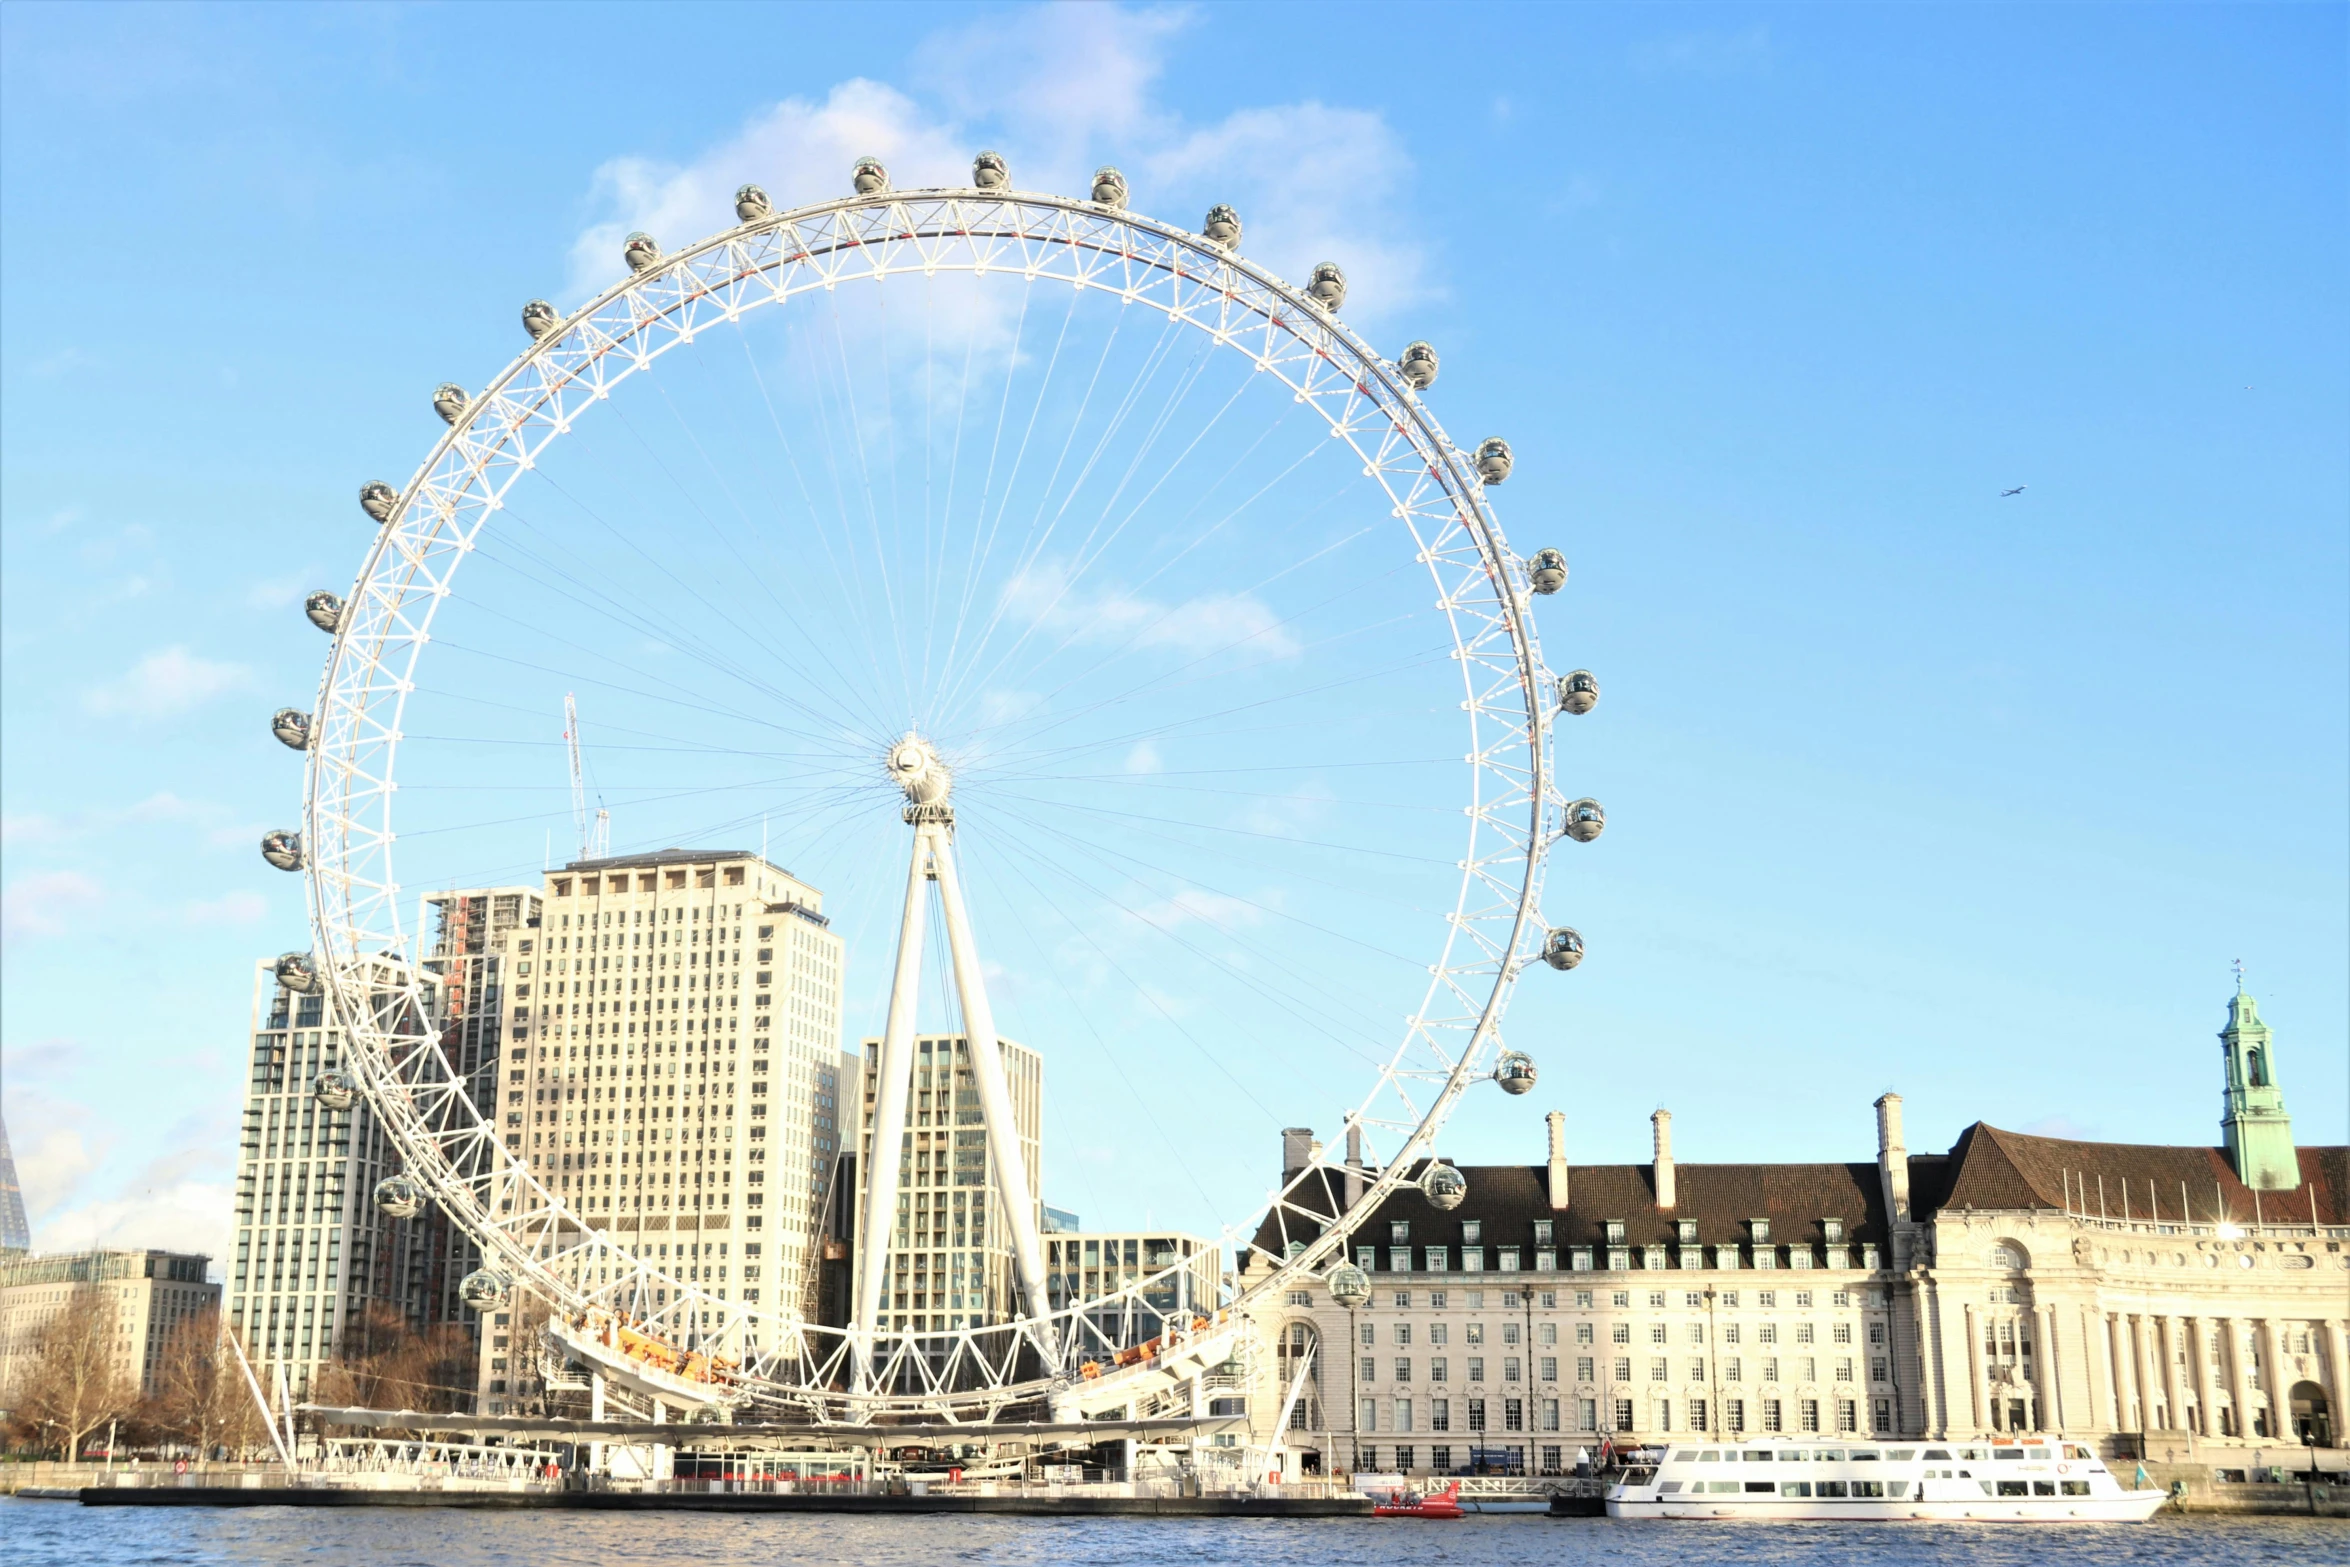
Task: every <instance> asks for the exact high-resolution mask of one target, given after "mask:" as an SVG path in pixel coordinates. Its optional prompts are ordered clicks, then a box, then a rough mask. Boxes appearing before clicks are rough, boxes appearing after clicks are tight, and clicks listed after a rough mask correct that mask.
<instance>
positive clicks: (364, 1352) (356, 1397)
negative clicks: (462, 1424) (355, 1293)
mask: <svg viewBox="0 0 2350 1567" xmlns="http://www.w3.org/2000/svg"><path fill="white" fill-rule="evenodd" d="M473 1379H474V1343H473V1335H472V1334H470V1333H468V1332H466V1331H465V1329H464V1328H462V1327H459V1326H457V1325H456V1324H454V1323H442V1324H440V1325H438V1326H436V1327H433V1328H430V1329H427V1330H425V1331H424V1332H421V1333H420V1332H418V1331H417V1330H416V1329H414V1328H413V1327H411V1326H409V1325H408V1323H407V1321H406V1320H405V1319H404V1318H402V1317H401V1315H400V1314H399V1313H398V1312H397V1311H394V1310H393V1309H391V1308H390V1307H388V1306H383V1305H376V1306H372V1307H370V1308H369V1309H368V1312H367V1314H366V1316H365V1317H363V1318H362V1319H360V1320H359V1321H358V1322H355V1323H353V1324H352V1325H351V1328H350V1331H349V1332H347V1333H346V1334H345V1335H344V1346H343V1352H342V1353H341V1354H340V1355H337V1356H336V1357H335V1358H334V1359H333V1360H331V1361H329V1362H327V1363H326V1364H325V1365H323V1366H321V1367H319V1368H318V1375H317V1378H316V1379H315V1380H314V1381H313V1382H312V1384H311V1387H312V1390H313V1391H312V1396H313V1398H315V1400H316V1401H317V1402H318V1403H321V1404H329V1405H334V1404H347V1405H354V1406H357V1407H360V1408H365V1409H414V1410H419V1411H427V1412H431V1413H436V1414H445V1413H449V1412H452V1411H456V1410H462V1409H468V1408H470V1407H471V1406H472V1401H473Z"/></svg>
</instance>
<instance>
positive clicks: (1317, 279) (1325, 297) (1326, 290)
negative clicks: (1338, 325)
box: [1306, 261, 1346, 310]
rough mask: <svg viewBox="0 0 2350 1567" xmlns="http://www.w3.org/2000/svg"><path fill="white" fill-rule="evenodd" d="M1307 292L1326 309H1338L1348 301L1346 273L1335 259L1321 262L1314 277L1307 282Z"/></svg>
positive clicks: (1316, 266)
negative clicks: (1340, 268)
mask: <svg viewBox="0 0 2350 1567" xmlns="http://www.w3.org/2000/svg"><path fill="white" fill-rule="evenodd" d="M1306 292H1307V293H1308V294H1310V295H1312V296H1313V300H1314V303H1315V304H1317V305H1320V306H1321V307H1322V308H1323V309H1324V310H1336V309H1337V308H1338V307H1339V306H1340V305H1343V304H1345V303H1346V274H1345V273H1344V272H1342V271H1340V270H1339V267H1338V263H1337V262H1335V261H1324V262H1319V263H1317V264H1316V265H1315V267H1314V275H1313V277H1312V278H1310V279H1308V280H1307V282H1306Z"/></svg>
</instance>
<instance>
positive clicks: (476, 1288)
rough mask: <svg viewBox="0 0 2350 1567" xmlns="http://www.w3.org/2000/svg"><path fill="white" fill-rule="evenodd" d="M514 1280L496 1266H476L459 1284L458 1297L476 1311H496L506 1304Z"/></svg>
mask: <svg viewBox="0 0 2350 1567" xmlns="http://www.w3.org/2000/svg"><path fill="white" fill-rule="evenodd" d="M513 1288H514V1281H513V1280H511V1279H509V1278H507V1277H506V1275H505V1274H503V1273H500V1272H499V1271H498V1270H497V1269H495V1268H476V1269H474V1270H473V1271H472V1272H471V1273H468V1274H467V1275H465V1279H464V1282H462V1283H460V1284H459V1285H458V1286H457V1298H458V1299H459V1300H462V1301H464V1302H465V1304H466V1305H468V1306H471V1307H472V1308H473V1309H474V1310H476V1311H494V1310H496V1309H497V1308H498V1307H500V1306H503V1305H504V1304H506V1295H507V1292H508V1291H510V1290H512V1289H513Z"/></svg>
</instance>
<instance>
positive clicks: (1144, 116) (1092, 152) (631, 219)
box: [571, 4, 1432, 320]
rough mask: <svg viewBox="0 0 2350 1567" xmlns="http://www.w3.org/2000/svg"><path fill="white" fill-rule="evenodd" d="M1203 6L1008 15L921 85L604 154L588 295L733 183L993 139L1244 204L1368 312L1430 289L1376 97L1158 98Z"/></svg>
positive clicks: (772, 180)
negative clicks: (1366, 104)
mask: <svg viewBox="0 0 2350 1567" xmlns="http://www.w3.org/2000/svg"><path fill="white" fill-rule="evenodd" d="M1188 22H1189V13H1188V12H1186V11H1182V10H1176V9H1168V8H1128V7H1116V6H1106V5H1094V4H1058V5H1046V6H1038V7H1032V8H1029V9H1026V10H1020V11H1013V12H1006V13H998V14H994V15H990V16H987V17H985V18H983V19H981V20H980V21H977V22H973V23H971V24H968V25H966V26H963V27H958V28H954V29H951V30H948V31H944V32H940V33H936V34H933V35H931V36H930V37H929V38H928V39H927V40H925V41H924V42H923V43H921V44H920V45H919V46H917V48H916V51H915V56H916V66H915V70H914V74H913V81H912V85H913V86H914V88H915V89H916V90H917V91H918V92H919V93H920V94H921V96H920V97H917V96H915V94H914V93H912V92H909V91H906V90H903V89H901V88H900V87H897V86H893V85H891V84H889V83H885V82H877V81H872V80H868V79H865V78H862V77H859V78H852V79H850V80H848V81H844V82H841V83H839V84H838V85H836V86H835V87H833V88H832V90H831V91H830V92H829V93H827V94H826V95H825V97H824V99H823V100H822V101H821V102H816V101H812V100H809V99H802V98H791V99H786V100H785V101H783V102H781V103H778V104H775V105H773V106H772V107H770V108H768V109H765V110H763V111H761V112H760V113H758V114H756V115H754V116H753V117H752V118H751V119H750V120H749V121H748V122H746V123H745V125H744V127H743V129H742V130H741V131H740V132H738V133H737V134H736V135H735V136H733V137H732V138H730V139H729V140H727V141H725V142H723V143H721V144H719V145H717V146H715V147H712V148H710V149H708V150H707V151H705V152H704V153H702V154H701V155H700V156H699V157H697V158H694V159H693V160H691V161H690V162H687V163H683V164H674V163H664V162H659V161H656V160H653V159H648V158H638V157H624V158H616V159H613V160H612V161H611V162H608V163H606V164H605V165H604V166H603V167H602V168H600V169H598V170H597V172H596V177H595V197H596V201H597V204H598V205H599V206H600V207H601V208H602V210H603V212H604V214H605V215H604V217H603V218H602V219H601V220H600V221H598V222H596V223H594V224H592V225H591V226H590V227H589V228H588V229H587V230H586V231H585V232H583V233H582V234H581V235H580V236H579V239H578V241H577V242H576V243H575V244H574V246H573V248H572V265H571V291H572V294H573V296H574V301H575V302H577V301H579V300H584V299H585V298H586V297H587V296H588V295H589V294H592V293H594V292H595V291H597V290H599V289H601V288H603V287H605V286H606V285H608V284H610V283H612V282H613V281H615V280H617V279H618V278H619V277H620V276H621V275H622V273H623V271H624V266H623V263H622V261H621V259H620V247H621V244H622V242H623V241H624V240H625V239H626V237H627V235H628V233H629V232H630V231H631V230H634V229H642V230H644V231H645V232H647V233H649V234H651V235H653V237H654V238H655V239H657V240H659V241H660V242H661V243H662V244H664V245H665V246H669V247H672V248H674V247H676V246H678V245H681V244H684V243H687V242H690V241H692V240H695V239H698V238H700V237H701V236H704V235H707V234H710V233H712V232H714V231H716V230H718V229H720V228H723V227H726V226H729V225H731V224H732V223H733V222H734V221H735V219H734V209H733V199H734V192H735V189H736V188H737V187H738V186H740V185H742V184H744V183H756V184H758V185H760V186H762V187H763V188H764V189H765V190H766V191H767V193H768V195H769V196H770V197H771V198H772V199H773V200H774V201H775V202H776V203H777V205H778V206H791V205H797V204H800V203H804V202H809V201H816V200H822V199H826V198H829V197H834V196H839V195H843V194H845V193H846V192H847V190H848V188H849V170H850V167H851V165H852V164H853V163H854V162H855V161H856V159H857V158H858V157H859V156H861V155H863V154H866V153H871V154H873V155H874V156H876V157H879V158H880V159H881V160H882V161H883V162H884V163H885V164H887V165H888V167H889V170H890V177H891V181H892V183H893V184H895V185H897V186H898V187H899V188H901V189H911V188H916V187H921V186H936V185H950V186H960V185H963V184H965V183H966V182H967V181H968V180H969V179H970V177H971V176H970V170H971V158H972V156H973V154H975V153H976V152H978V151H979V149H980V148H982V147H993V148H995V149H996V150H997V151H999V152H1001V153H1002V154H1003V155H1004V158H1005V160H1006V162H1007V163H1008V164H1009V165H1010V168H1011V172H1012V182H1013V184H1014V186H1015V187H1016V188H1020V189H1027V190H1059V191H1070V192H1082V191H1083V190H1084V189H1085V188H1086V181H1087V179H1088V177H1089V175H1090V173H1091V171H1092V169H1093V168H1094V167H1095V166H1096V165H1098V164H1101V163H1115V164H1117V165H1118V166H1119V167H1120V168H1122V169H1124V170H1125V172H1126V175H1127V179H1128V183H1129V186H1130V187H1131V188H1132V190H1133V193H1134V205H1135V207H1136V208H1137V210H1140V211H1144V212H1148V213H1151V214H1153V215H1154V216H1158V217H1161V218H1165V219H1168V220H1170V221H1174V222H1181V223H1186V224H1190V223H1196V222H1198V221H1199V219H1200V218H1201V216H1203V215H1204V214H1205V213H1206V211H1207V209H1208V207H1209V206H1211V205H1213V204H1214V203H1216V202H1219V201H1222V202H1230V203H1232V204H1233V205H1234V206H1235V207H1237V208H1239V209H1240V212H1241V216H1242V218H1243V220H1244V222H1245V223H1246V224H1247V238H1246V242H1245V244H1244V250H1245V253H1246V254H1248V255H1249V256H1251V257H1253V258H1255V259H1257V260H1260V261H1262V262H1264V263H1265V264H1266V265H1268V266H1271V267H1273V268H1275V269H1276V270H1277V271H1279V272H1280V273H1281V274H1282V275H1284V276H1286V277H1288V278H1290V279H1291V280H1293V281H1301V280H1302V279H1303V278H1304V277H1305V276H1306V275H1307V273H1308V272H1309V271H1310V270H1311V269H1312V267H1313V266H1314V264H1315V263H1316V262H1320V261H1327V260H1334V261H1337V262H1338V263H1339V264H1340V265H1341V266H1342V267H1344V268H1345V269H1346V273H1347V278H1348V282H1349V293H1348V301H1347V312H1348V315H1349V318H1350V319H1356V320H1365V319H1371V318H1375V317H1377V316H1379V315H1381V314H1384V313H1388V312H1392V311H1395V310H1398V309H1400V308H1402V307H1404V306H1407V305H1409V304H1412V303H1414V302H1416V301H1417V300H1420V299H1422V298H1425V297H1427V295H1428V294H1429V293H1430V292H1431V291H1432V290H1431V287H1430V285H1429V283H1428V279H1427V261H1426V256H1425V252H1424V249H1423V247H1422V246H1421V244H1420V243H1419V242H1417V241H1416V240H1414V239H1412V238H1410V237H1408V236H1407V233H1406V230H1405V228H1404V226H1402V225H1399V224H1398V223H1397V221H1396V214H1397V213H1398V212H1399V211H1402V210H1407V208H1408V201H1407V199H1406V195H1405V189H1404V188H1405V185H1406V183H1407V181H1408V180H1409V178H1410V175H1411V172H1412V163H1411V159H1410V157H1409V156H1408V155H1407V154H1406V153H1405V151H1404V149H1403V145H1402V142H1401V140H1400V139H1399V138H1398V137H1397V136H1396V134H1395V132H1394V130H1393V129H1392V128H1391V127H1390V126H1389V125H1388V123H1387V121H1386V119H1385V117H1384V116H1382V115H1381V114H1379V113H1378V112H1377V111H1375V110H1368V109H1353V108H1345V107H1340V106H1333V105H1329V104H1323V103H1319V102H1313V101H1307V102H1300V103H1286V104H1270V105H1260V106H1255V107H1250V108H1244V109H1240V110H1238V111H1236V112H1234V113H1232V114H1230V115H1228V116H1227V117H1226V118H1224V119H1223V120H1222V121H1220V122H1218V123H1216V124H1213V125H1208V126H1194V125H1187V124H1185V123H1184V121H1183V119H1182V117H1181V116H1180V115H1178V114H1177V113H1176V112H1175V111H1173V110H1172V109H1170V108H1169V107H1167V106H1166V105H1165V104H1164V103H1162V102H1160V101H1159V100H1158V98H1157V97H1156V96H1155V94H1156V89H1157V86H1158V83H1159V80H1160V78H1161V77H1162V76H1163V75H1164V74H1165V72H1166V69H1167V64H1168V51H1169V48H1170V46H1171V44H1172V42H1173V40H1174V39H1175V37H1176V36H1177V35H1178V34H1179V33H1180V32H1182V31H1183V29H1184V28H1185V27H1186V26H1187V25H1188Z"/></svg>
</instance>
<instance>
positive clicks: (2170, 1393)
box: [2156, 1316, 2187, 1431]
mask: <svg viewBox="0 0 2350 1567" xmlns="http://www.w3.org/2000/svg"><path fill="white" fill-rule="evenodd" d="M2161 1321H2162V1337H2161V1338H2160V1339H2158V1340H2157V1341H2156V1348H2157V1349H2158V1350H2159V1352H2160V1353H2161V1355H2162V1397H2163V1402H2164V1405H2165V1408H2164V1411H2163V1413H2164V1414H2165V1415H2166V1416H2167V1419H2166V1420H2165V1422H2164V1423H2165V1425H2167V1426H2168V1427H2169V1429H2171V1430H2173V1431H2177V1430H2182V1429H2184V1428H2185V1426H2186V1424H2187V1410H2186V1404H2185V1401H2184V1400H2183V1399H2182V1398H2181V1397H2180V1396H2179V1395H2180V1393H2181V1391H2182V1387H2181V1384H2180V1382H2179V1346H2180V1344H2182V1343H2184V1342H2185V1340H2184V1339H2183V1338H2182V1337H2181V1334H2180V1324H2179V1319H2178V1318H2176V1317H2170V1316H2166V1317H2164V1318H2162V1319H2161Z"/></svg>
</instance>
